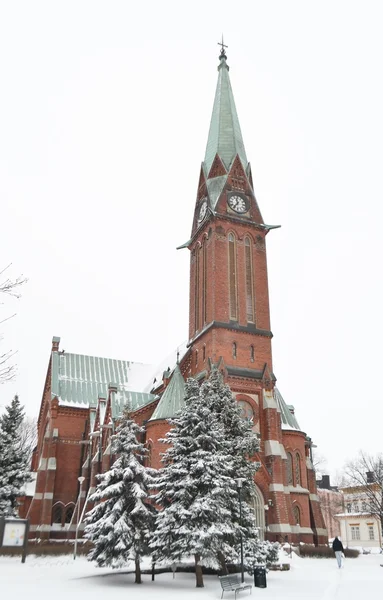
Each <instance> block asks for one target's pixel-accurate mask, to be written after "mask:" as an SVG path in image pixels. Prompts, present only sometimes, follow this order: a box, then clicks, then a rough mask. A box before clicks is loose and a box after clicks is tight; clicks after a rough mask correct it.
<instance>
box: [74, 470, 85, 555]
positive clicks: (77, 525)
mask: <svg viewBox="0 0 383 600" xmlns="http://www.w3.org/2000/svg"><path fill="white" fill-rule="evenodd" d="M77 479H78V482H79V484H80V489H79V491H78V498H77V523H76V534H75V538H74V551H73V560H76V556H77V540H78V530H79V527H80V503H81V489H82V484H83V483H84V481H85V477H77Z"/></svg>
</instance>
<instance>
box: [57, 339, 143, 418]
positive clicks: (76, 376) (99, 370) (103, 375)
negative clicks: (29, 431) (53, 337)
mask: <svg viewBox="0 0 383 600" xmlns="http://www.w3.org/2000/svg"><path fill="white" fill-rule="evenodd" d="M152 371H153V365H147V364H143V363H134V362H130V361H125V360H115V359H111V358H101V357H96V356H86V355H83V354H70V353H67V352H59V351H53V352H52V374H51V392H52V397H55V396H57V398H58V399H59V402H60V404H63V405H71V406H73V405H76V406H78V407H82V408H88V407H89V406H97V402H98V397H99V396H103V397H105V398H106V397H107V395H108V386H109V384H110V383H112V382H113V383H114V384H115V385H116V386H117V389H118V391H119V392H121V393H126V394H128V395H129V393H130V401H131V402H132V408H133V406H134V407H135V406H137V408H139V407H141V406H142V405H143V404H146V403H149V402H152V401H153V400H154V396H153V394H149V393H143V389H144V387H145V384H146V383H147V381H148V378H149V376H150V373H152ZM127 399H128V398H127Z"/></svg>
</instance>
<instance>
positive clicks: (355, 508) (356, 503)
mask: <svg viewBox="0 0 383 600" xmlns="http://www.w3.org/2000/svg"><path fill="white" fill-rule="evenodd" d="M354 512H359V504H358V502H354Z"/></svg>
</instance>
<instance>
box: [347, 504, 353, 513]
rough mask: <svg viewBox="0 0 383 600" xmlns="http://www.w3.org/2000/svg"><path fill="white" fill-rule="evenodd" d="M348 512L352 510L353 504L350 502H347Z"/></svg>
mask: <svg viewBox="0 0 383 600" xmlns="http://www.w3.org/2000/svg"><path fill="white" fill-rule="evenodd" d="M347 512H348V513H350V512H352V506H351V503H350V502H348V503H347Z"/></svg>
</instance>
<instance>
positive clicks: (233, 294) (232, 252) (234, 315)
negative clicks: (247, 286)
mask: <svg viewBox="0 0 383 600" xmlns="http://www.w3.org/2000/svg"><path fill="white" fill-rule="evenodd" d="M228 240H229V316H230V319H232V320H233V321H236V320H237V319H238V307H237V260H236V247H235V238H234V235H233V234H232V233H229V236H228Z"/></svg>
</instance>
